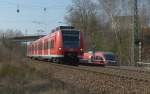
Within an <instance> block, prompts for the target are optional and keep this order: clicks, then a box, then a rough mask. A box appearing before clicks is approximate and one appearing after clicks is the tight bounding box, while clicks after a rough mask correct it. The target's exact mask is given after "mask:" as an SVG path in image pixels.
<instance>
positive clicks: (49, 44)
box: [47, 41, 51, 49]
mask: <svg viewBox="0 0 150 94" xmlns="http://www.w3.org/2000/svg"><path fill="white" fill-rule="evenodd" d="M47 43H48V49H50V48H51V41H48V42H47Z"/></svg>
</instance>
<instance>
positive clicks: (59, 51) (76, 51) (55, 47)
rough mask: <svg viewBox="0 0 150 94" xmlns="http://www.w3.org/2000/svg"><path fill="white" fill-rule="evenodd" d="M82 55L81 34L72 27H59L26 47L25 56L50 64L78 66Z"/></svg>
mask: <svg viewBox="0 0 150 94" xmlns="http://www.w3.org/2000/svg"><path fill="white" fill-rule="evenodd" d="M82 55H83V34H82V32H80V31H78V30H76V29H75V28H74V27H72V26H59V27H57V28H56V29H54V30H52V32H51V33H50V34H48V35H46V36H44V37H42V38H40V39H38V40H36V41H33V42H32V43H30V44H29V45H28V46H27V56H28V57H30V58H34V59H40V60H50V61H52V62H58V63H59V62H67V63H71V64H75V65H76V64H78V63H79V59H80V57H82Z"/></svg>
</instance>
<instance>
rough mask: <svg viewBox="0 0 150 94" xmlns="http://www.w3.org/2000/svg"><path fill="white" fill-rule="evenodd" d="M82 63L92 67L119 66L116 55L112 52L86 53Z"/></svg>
mask: <svg viewBox="0 0 150 94" xmlns="http://www.w3.org/2000/svg"><path fill="white" fill-rule="evenodd" d="M81 63H85V64H92V65H101V66H105V65H117V60H116V55H115V54H114V53H112V52H101V51H96V52H95V53H93V51H89V52H85V53H84V55H83V58H82V59H81Z"/></svg>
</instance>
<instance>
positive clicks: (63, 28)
mask: <svg viewBox="0 0 150 94" xmlns="http://www.w3.org/2000/svg"><path fill="white" fill-rule="evenodd" d="M60 30H62V31H79V30H76V29H75V27H73V26H58V27H56V28H55V29H53V30H52V31H51V33H50V34H48V35H45V36H44V37H41V38H39V39H37V40H35V41H33V42H31V44H34V43H36V42H39V41H41V40H43V39H46V38H47V37H49V36H50V35H51V34H52V33H54V32H57V31H60Z"/></svg>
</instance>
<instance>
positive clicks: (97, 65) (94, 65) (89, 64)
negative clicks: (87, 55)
mask: <svg viewBox="0 0 150 94" xmlns="http://www.w3.org/2000/svg"><path fill="white" fill-rule="evenodd" d="M79 64H80V65H82V66H91V67H92V66H93V67H105V65H100V64H92V63H79Z"/></svg>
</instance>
